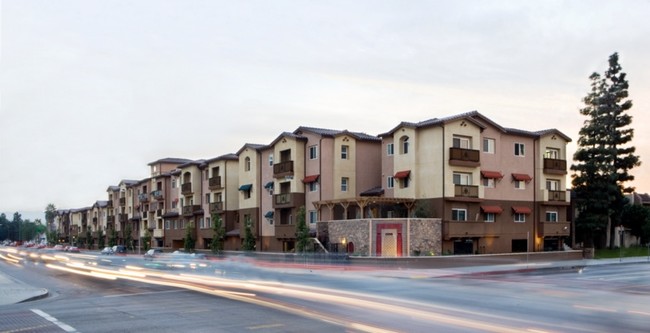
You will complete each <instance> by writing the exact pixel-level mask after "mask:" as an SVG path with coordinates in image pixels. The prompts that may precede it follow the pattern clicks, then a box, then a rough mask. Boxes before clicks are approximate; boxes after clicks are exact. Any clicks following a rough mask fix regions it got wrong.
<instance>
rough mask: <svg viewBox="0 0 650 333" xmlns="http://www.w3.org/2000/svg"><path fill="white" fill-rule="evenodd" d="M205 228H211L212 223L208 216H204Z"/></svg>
mask: <svg viewBox="0 0 650 333" xmlns="http://www.w3.org/2000/svg"><path fill="white" fill-rule="evenodd" d="M205 228H206V229H210V228H212V223H210V218H209V217H206V218H205Z"/></svg>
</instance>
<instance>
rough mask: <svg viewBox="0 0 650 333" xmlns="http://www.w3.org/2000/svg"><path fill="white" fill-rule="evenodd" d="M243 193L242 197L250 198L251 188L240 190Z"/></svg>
mask: <svg viewBox="0 0 650 333" xmlns="http://www.w3.org/2000/svg"><path fill="white" fill-rule="evenodd" d="M242 192H243V193H244V199H250V198H251V190H250V189H249V190H245V191H242Z"/></svg>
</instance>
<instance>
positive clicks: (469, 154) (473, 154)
mask: <svg viewBox="0 0 650 333" xmlns="http://www.w3.org/2000/svg"><path fill="white" fill-rule="evenodd" d="M449 164H451V165H457V166H468V167H477V166H480V165H481V152H480V151H478V150H474V149H464V148H454V147H451V148H449Z"/></svg>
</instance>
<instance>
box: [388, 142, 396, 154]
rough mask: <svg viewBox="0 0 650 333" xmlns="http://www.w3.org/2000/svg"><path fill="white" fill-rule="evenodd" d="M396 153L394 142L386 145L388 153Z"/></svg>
mask: <svg viewBox="0 0 650 333" xmlns="http://www.w3.org/2000/svg"><path fill="white" fill-rule="evenodd" d="M394 153H395V146H394V145H393V144H392V143H389V144H387V145H386V155H388V156H393V154H394Z"/></svg>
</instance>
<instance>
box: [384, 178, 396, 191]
mask: <svg viewBox="0 0 650 333" xmlns="http://www.w3.org/2000/svg"><path fill="white" fill-rule="evenodd" d="M394 186H395V178H393V176H388V177H386V188H393V187H394Z"/></svg>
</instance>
